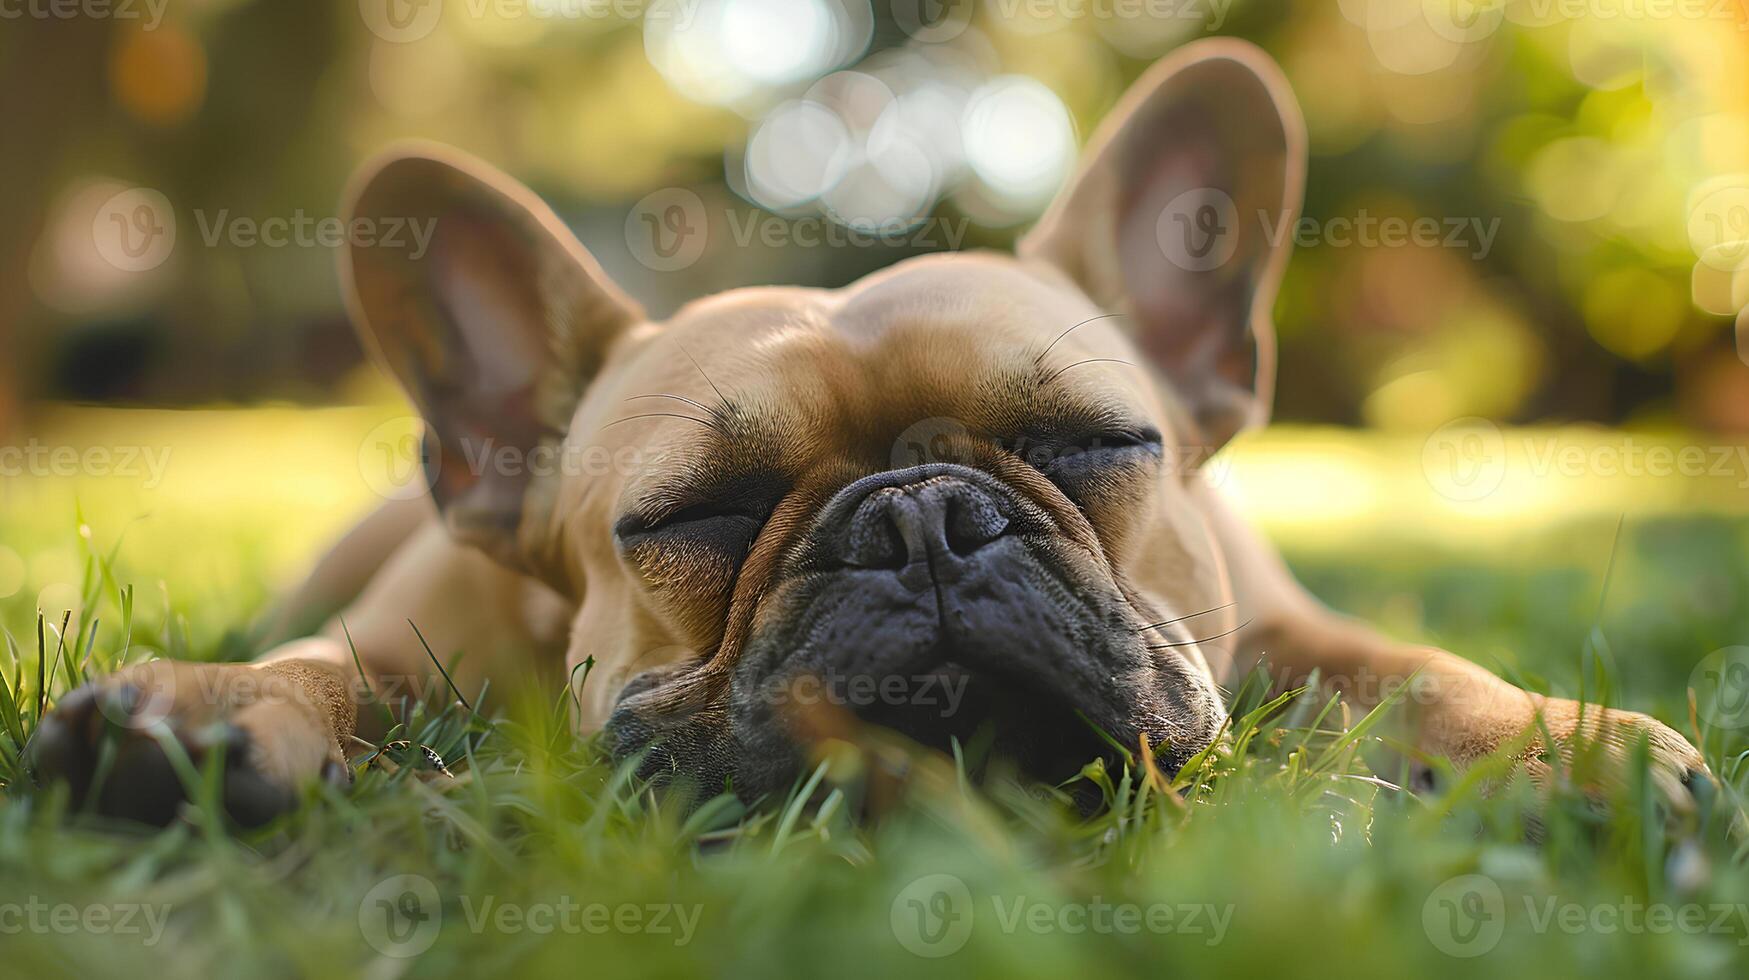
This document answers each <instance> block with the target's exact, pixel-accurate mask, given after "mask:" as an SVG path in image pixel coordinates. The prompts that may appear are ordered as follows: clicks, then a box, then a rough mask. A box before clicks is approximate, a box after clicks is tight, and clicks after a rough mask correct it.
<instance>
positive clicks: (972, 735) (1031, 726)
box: [851, 660, 1130, 784]
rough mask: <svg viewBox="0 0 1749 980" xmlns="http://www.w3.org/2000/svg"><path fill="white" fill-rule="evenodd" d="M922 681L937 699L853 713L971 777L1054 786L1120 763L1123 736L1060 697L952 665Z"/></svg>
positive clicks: (1039, 686) (995, 674)
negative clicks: (1015, 776) (1013, 776)
mask: <svg viewBox="0 0 1749 980" xmlns="http://www.w3.org/2000/svg"><path fill="white" fill-rule="evenodd" d="M924 683H925V684H932V685H933V686H935V687H936V688H938V689H939V690H940V692H941V694H942V697H941V698H938V699H934V703H932V704H926V705H919V704H908V703H886V702H882V701H876V702H875V703H873V704H869V705H866V706H863V705H852V706H851V707H852V708H853V709H854V714H855V715H856V717H857V719H858V720H859V721H860V722H861V723H863V724H867V725H873V726H876V727H879V728H881V729H885V730H887V731H890V732H893V733H895V734H898V735H901V736H903V737H905V738H906V739H908V740H910V741H911V742H913V743H915V744H917V745H918V746H921V747H923V748H926V749H933V750H937V751H940V752H943V753H946V754H949V755H952V756H954V757H955V758H956V759H957V760H958V761H959V762H960V763H961V764H963V765H964V766H965V767H966V770H967V772H968V774H969V775H971V776H972V777H973V778H974V779H982V778H983V777H984V776H986V775H989V774H992V773H998V772H1017V773H1019V774H1020V775H1022V776H1024V777H1026V778H1028V779H1032V780H1037V781H1040V782H1046V783H1052V784H1058V783H1063V782H1065V781H1067V780H1070V779H1071V778H1073V777H1074V776H1076V775H1077V774H1078V773H1080V772H1081V771H1082V770H1083V769H1084V768H1085V767H1086V766H1087V765H1088V764H1089V763H1091V762H1093V761H1094V760H1096V759H1097V760H1103V761H1104V762H1105V763H1106V764H1107V765H1108V766H1114V767H1115V766H1116V765H1118V764H1119V763H1120V756H1119V753H1118V752H1117V750H1116V748H1115V747H1114V745H1113V742H1115V741H1117V739H1118V738H1120V737H1122V736H1123V735H1125V734H1127V731H1121V732H1117V733H1113V732H1109V731H1105V730H1104V728H1103V726H1100V725H1098V724H1097V723H1095V722H1094V721H1093V720H1092V719H1091V718H1090V717H1089V716H1088V714H1087V713H1086V711H1085V710H1084V708H1083V707H1080V706H1077V705H1076V704H1075V703H1073V699H1071V698H1069V697H1066V696H1065V695H1064V694H1063V692H1061V691H1052V690H1049V689H1048V688H1047V687H1046V686H1045V685H1042V684H1037V683H1032V682H1030V681H1029V680H1028V679H1025V678H1018V677H1012V676H1004V675H1002V674H1001V673H998V672H995V671H991V670H984V669H979V668H976V667H967V666H962V665H961V664H958V663H955V662H953V661H951V660H950V661H947V662H946V663H944V664H943V665H942V666H941V667H940V668H939V669H938V670H936V671H934V672H933V673H931V674H929V675H925V678H924ZM919 686H922V685H921V684H920V685H919ZM942 706H945V707H947V708H948V709H949V710H939V709H940V708H941V707H942ZM1129 727H1130V726H1127V725H1126V726H1125V729H1126V730H1127V729H1128V728H1129Z"/></svg>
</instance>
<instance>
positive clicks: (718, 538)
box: [613, 501, 771, 561]
mask: <svg viewBox="0 0 1749 980" xmlns="http://www.w3.org/2000/svg"><path fill="white" fill-rule="evenodd" d="M770 515H771V508H770V507H769V506H765V505H763V504H762V503H760V502H717V501H713V502H710V503H701V504H694V505H691V506H687V507H681V508H679V509H676V510H672V511H669V512H667V513H662V514H657V515H654V516H647V515H644V514H638V513H632V514H627V515H626V516H624V517H622V518H620V519H619V521H617V522H616V523H615V524H614V527H613V537H614V541H615V542H616V543H618V545H619V548H620V551H621V552H622V553H627V554H630V553H633V552H635V551H638V550H641V549H645V548H650V547H655V546H661V545H676V546H686V547H694V548H698V547H703V548H708V549H710V550H712V551H714V552H717V553H718V554H721V555H723V556H724V557H729V558H732V559H733V560H735V561H740V560H741V559H742V558H744V557H746V555H747V552H748V550H749V549H750V548H752V547H753V539H754V538H756V537H758V536H759V529H760V528H762V527H764V526H765V520H766V518H767V517H769V516H770Z"/></svg>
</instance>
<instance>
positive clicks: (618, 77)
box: [0, 0, 1749, 440]
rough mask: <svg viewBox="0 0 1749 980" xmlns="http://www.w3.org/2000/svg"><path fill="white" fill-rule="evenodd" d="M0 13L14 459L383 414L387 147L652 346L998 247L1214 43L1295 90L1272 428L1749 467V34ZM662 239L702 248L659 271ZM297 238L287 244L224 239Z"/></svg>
mask: <svg viewBox="0 0 1749 980" xmlns="http://www.w3.org/2000/svg"><path fill="white" fill-rule="evenodd" d="M8 9H9V10H11V11H13V13H12V14H7V15H5V16H3V17H0V119H3V120H4V121H5V132H6V141H7V144H8V148H9V150H10V152H7V153H5V154H3V155H0V157H3V158H0V179H3V181H4V184H3V186H4V188H5V190H4V193H0V439H5V438H7V437H8V436H9V437H10V438H11V439H13V440H16V439H18V438H19V437H20V436H21V434H22V433H23V432H26V431H28V430H29V429H30V428H31V424H30V419H31V418H32V416H33V406H38V405H41V404H43V403H45V402H65V401H79V402H103V403H119V404H127V405H136V406H137V405H159V406H190V405H214V404H223V403H253V402H259V401H263V400H272V401H284V400H289V401H293V402H298V403H330V402H335V401H356V400H360V399H370V398H375V397H378V396H379V394H380V389H377V388H376V387H375V386H376V385H377V384H378V382H377V381H376V380H375V379H374V377H373V376H372V375H371V374H370V373H369V372H368V371H361V370H360V365H361V363H362V362H361V356H360V353H359V350H358V347H357V345H356V344H355V342H354V341H353V339H352V337H351V333H350V330H349V328H348V326H347V325H346V323H345V320H344V315H343V312H342V309H341V302H340V292H339V289H338V286H337V284H336V280H335V273H334V258H335V256H334V251H335V249H334V247H333V246H332V244H331V243H330V244H323V243H322V242H320V241H317V240H316V235H315V227H316V226H315V223H316V222H319V221H321V220H322V219H324V218H332V217H333V216H334V215H335V212H336V208H337V201H338V198H339V194H340V190H341V187H342V185H343V183H344V181H345V178H346V176H347V174H348V173H349V172H350V171H351V169H352V168H353V167H355V166H356V165H357V164H358V163H359V162H360V161H361V160H362V159H364V158H365V157H366V156H368V155H369V154H370V153H371V152H372V151H373V150H375V149H377V148H378V147H380V146H381V145H382V144H384V143H385V142H387V141H389V140H392V139H395V138H397V137H408V136H422V137H431V138H435V139H439V140H443V141H446V142H450V143H453V144H456V145H458V146H461V147H463V148H466V149H468V150H470V151H472V152H474V153H477V154H479V155H481V156H483V157H485V158H486V159H488V160H490V161H492V162H494V163H496V164H497V165H499V166H500V167H502V168H503V169H505V170H507V171H509V172H511V173H513V174H515V175H517V176H518V177H520V178H522V179H524V180H526V181H527V182H528V183H530V185H531V186H533V187H534V188H535V189H536V190H537V191H538V192H539V193H541V194H542V195H543V196H544V197H545V198H546V199H547V200H548V201H549V202H551V203H552V204H553V205H554V207H555V208H556V209H557V210H558V211H559V212H560V214H561V215H562V216H563V217H565V219H566V220H567V221H569V222H570V223H571V224H572V226H573V227H574V228H575V229H576V231H577V232H578V235H579V237H580V238H581V239H582V240H583V242H584V243H585V244H586V245H587V246H589V247H590V249H591V250H592V251H594V252H595V253H596V255H597V256H598V257H599V258H600V259H601V261H602V262H603V264H604V265H605V266H606V267H607V268H608V270H609V271H610V273H612V274H613V275H614V276H616V277H617V278H618V279H619V280H620V281H621V282H622V283H624V284H625V285H626V287H627V288H628V289H629V290H630V291H631V292H633V293H634V294H636V295H637V296H638V297H639V298H640V299H641V300H642V301H643V302H644V303H645V304H646V306H647V307H648V308H650V309H651V310H652V311H653V312H655V313H657V314H662V313H665V312H667V311H669V310H672V309H673V308H674V307H675V306H677V305H678V304H679V303H681V302H683V301H684V300H686V299H687V298H689V297H692V296H695V295H698V294H700V293H702V292H706V291H712V290H719V289H723V288H727V287H730V286H736V285H743V284H752V283H769V282H783V283H802V284H817V285H826V286H833V285H839V284H842V283H845V282H848V281H850V280H852V279H855V278H856V277H858V276H860V275H862V274H863V273H865V272H867V271H869V270H871V269H873V268H877V267H880V266H883V265H886V264H888V263H890V262H892V261H893V260H895V259H896V258H898V257H900V256H902V255H904V254H907V253H909V252H913V251H927V250H932V249H937V248H946V247H951V246H954V245H959V246H962V247H973V246H996V247H1002V246H1006V245H1007V244H1009V243H1010V242H1011V241H1012V240H1013V238H1014V237H1015V236H1016V234H1017V233H1018V232H1019V231H1020V230H1023V229H1024V228H1025V227H1026V226H1027V224H1028V223H1029V221H1030V220H1032V219H1033V218H1035V217H1036V216H1037V214H1038V213H1039V211H1040V210H1041V209H1042V208H1043V206H1044V204H1045V203H1046V202H1047V201H1048V200H1049V198H1050V195H1051V193H1052V191H1053V190H1054V189H1055V187H1056V186H1057V184H1058V183H1059V182H1060V180H1061V179H1062V178H1063V176H1064V175H1065V173H1066V171H1067V169H1068V168H1069V167H1070V166H1071V165H1072V162H1073V159H1074V156H1075V154H1076V152H1077V147H1078V145H1079V142H1080V141H1081V140H1084V139H1085V138H1086V135H1087V134H1088V132H1089V131H1090V129H1091V127H1092V126H1093V125H1094V124H1095V123H1096V122H1097V121H1098V120H1099V119H1100V118H1101V116H1102V115H1103V114H1104V113H1105V112H1106V111H1107V110H1108V109H1109V108H1110V106H1111V105H1112V103H1113V102H1114V100H1116V98H1117V97H1118V95H1119V94H1120V93H1121V92H1122V91H1123V90H1124V88H1125V86H1126V85H1127V84H1128V82H1129V81H1130V80H1131V79H1133V78H1134V76H1136V75H1137V74H1139V73H1140V72H1141V71H1142V70H1143V69H1144V68H1145V67H1146V66H1147V65H1148V64H1150V63H1151V61H1152V60H1153V59H1155V58H1156V57H1158V56H1159V55H1161V54H1162V53H1164V52H1166V51H1169V50H1171V49H1172V48H1173V47H1175V46H1177V45H1179V44H1182V43H1184V42H1185V41H1187V40H1190V39H1193V38H1196V37H1200V36H1205V35H1209V34H1228V35H1237V36H1241V37H1245V38H1249V39H1252V40H1254V41H1257V42H1258V43H1260V44H1261V45H1263V46H1264V47H1265V48H1267V49H1268V50H1269V51H1270V52H1271V53H1272V54H1274V55H1275V56H1276V57H1277V58H1278V59H1279V60H1280V61H1281V63H1282V64H1283V65H1284V66H1285V68H1286V69H1287V72H1288V74H1289V76H1290V77H1291V78H1292V80H1293V81H1294V84H1295V86H1296V89H1297V91H1298V95H1299V98H1300V101H1301V103H1302V104H1303V106H1304V108H1305V112H1306V116H1307V120H1308V123H1309V126H1310V135H1311V141H1312V142H1311V145H1312V153H1313V157H1312V161H1311V172H1310V184H1309V187H1308V192H1307V201H1306V215H1307V217H1308V218H1309V219H1310V220H1311V221H1312V222H1313V223H1314V224H1311V225H1308V229H1309V233H1308V234H1305V235H1302V236H1301V241H1300V245H1299V247H1298V248H1297V249H1296V252H1295V255H1294V258H1293V261H1292V263H1291V266H1290V268H1289V271H1288V278H1287V282H1286V285H1285V287H1284V289H1283V291H1282V295H1281V299H1280V301H1279V303H1278V311H1277V322H1278V324H1279V329H1280V332H1281V340H1282V347H1283V357H1282V363H1283V365H1284V370H1283V373H1282V378H1281V392H1280V397H1279V399H1278V406H1279V412H1278V417H1280V418H1283V419H1286V420H1297V421H1313V422H1325V423H1336V424H1343V425H1361V426H1369V427H1375V428H1379V429H1384V430H1387V431H1420V432H1425V431H1427V430H1428V429H1430V428H1432V427H1434V426H1437V425H1439V424H1440V423H1442V422H1445V421H1447V420H1449V419H1452V418H1455V417H1460V416H1468V415H1479V416H1484V417H1488V418H1493V419H1499V420H1503V421H1513V422H1539V421H1552V422H1567V421H1596V422H1604V423H1624V422H1653V423H1659V424H1672V425H1681V426H1683V427H1687V428H1692V429H1699V430H1709V431H1715V432H1736V433H1741V432H1745V431H1749V336H1744V335H1746V334H1749V329H1744V328H1740V327H1734V323H1735V318H1736V317H1737V314H1738V312H1739V310H1740V309H1741V308H1742V307H1743V306H1744V305H1745V304H1746V303H1749V272H1745V271H1744V270H1743V268H1742V265H1743V263H1742V261H1741V260H1744V259H1746V258H1749V254H1746V253H1749V246H1745V245H1744V244H1743V243H1744V241H1745V240H1746V239H1749V179H1746V178H1745V177H1744V176H1743V174H1744V172H1745V171H1749V105H1746V103H1749V58H1746V57H1745V55H1746V53H1749V32H1746V31H1745V28H1746V27H1749V9H1745V7H1744V5H1743V3H1742V0H1667V2H1665V0H1650V2H1643V0H1426V2H1420V0H1341V2H1339V3H1313V2H1304V3H1286V2H1281V0H357V2H353V0H329V2H318V3H310V2H307V0H305V2H293V0H114V2H110V0H103V2H96V0H65V2H64V3H63V4H58V5H53V4H50V3H48V2H47V0H38V2H35V3H25V2H20V3H18V4H16V5H13V6H10V7H8ZM32 11H36V13H32ZM55 11H61V12H62V13H63V14H65V16H62V15H61V14H57V13H55ZM688 192H689V193H688ZM652 194H654V195H656V196H655V197H651V195H652ZM663 195H667V196H663ZM677 195H678V196H677ZM690 195H696V197H693V196H690ZM676 200H678V201H680V202H682V203H683V204H685V205H686V206H687V209H688V210H686V211H685V212H684V213H683V212H680V211H675V210H674V207H675V205H674V203H673V202H674V201H676ZM700 206H702V211H700V210H699V207H700ZM640 209H641V210H642V211H643V212H645V213H648V214H653V215H655V217H656V218H677V217H679V218H684V217H687V216H688V215H691V216H694V217H696V216H698V215H702V216H703V220H704V221H705V222H706V223H707V226H708V228H707V230H708V232H709V234H707V235H705V236H702V238H701V240H700V241H701V244H700V245H699V247H697V248H694V249H692V250H690V251H689V252H686V253H685V254H682V255H681V256H679V257H678V258H676V257H674V256H665V255H655V254H652V253H651V251H650V248H649V245H650V243H649V241H648V239H645V240H644V241H642V242H640V241H639V240H638V239H639V234H640V229H641V228H643V225H642V223H641V222H640V220H639V213H640ZM1387 218H1398V219H1406V220H1414V219H1417V218H1423V219H1431V220H1432V222H1433V223H1432V224H1428V225H1427V226H1426V227H1428V228H1437V229H1438V231H1437V235H1436V236H1434V237H1435V238H1437V242H1434V241H1432V240H1431V239H1426V238H1422V239H1420V240H1418V241H1409V242H1406V241H1401V240H1397V241H1389V240H1382V239H1386V238H1388V235H1387V234H1384V232H1385V229H1386V226H1385V225H1384V224H1382V222H1383V221H1384V220H1385V219H1387ZM270 219H280V220H281V221H282V222H284V223H285V225H286V226H288V227H291V228H293V229H294V230H293V233H292V234H291V235H290V236H288V237H289V239H290V240H282V241H281V243H280V244H278V245H273V244H266V243H265V242H264V241H261V240H254V239H251V238H249V237H248V236H246V235H237V234H233V232H234V231H235V230H236V229H237V228H239V227H255V228H263V227H266V226H267V222H269V221H270ZM300 221H302V222H306V225H305V227H306V231H305V233H304V234H303V235H302V236H301V237H300V236H299V235H298V234H297V233H296V232H295V228H296V227H297V223H298V222H300ZM773 222H775V224H774V223H773ZM1369 222H1370V223H1371V227H1372V228H1373V231H1374V233H1373V234H1372V235H1370V236H1369V235H1367V234H1366V233H1365V232H1364V230H1363V229H1364V228H1365V227H1367V226H1368V223H1369ZM1399 227H1401V226H1399ZM649 228H650V229H653V228H655V226H654V225H651V226H649ZM772 229H775V231H773V230H772ZM1343 229H1352V230H1351V231H1349V232H1344V231H1343ZM851 230H861V231H864V232H869V233H871V234H868V235H865V236H863V237H861V238H845V237H835V236H834V235H833V233H834V231H851ZM643 233H644V234H648V229H645V230H644V232H643ZM815 233H817V234H815ZM810 235H812V236H813V237H810ZM129 236H137V241H134V242H132V244H130V239H129ZM817 238H818V239H824V243H823V244H820V243H817V242H816V239H817ZM118 246H119V248H118ZM1740 341H1741V342H1740Z"/></svg>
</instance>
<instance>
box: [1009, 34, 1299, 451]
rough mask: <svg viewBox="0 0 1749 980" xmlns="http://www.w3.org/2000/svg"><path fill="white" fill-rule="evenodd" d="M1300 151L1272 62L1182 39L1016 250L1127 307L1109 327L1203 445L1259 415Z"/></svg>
mask: <svg viewBox="0 0 1749 980" xmlns="http://www.w3.org/2000/svg"><path fill="white" fill-rule="evenodd" d="M1305 144H1306V139H1305V124H1304V122H1303V121H1302V119H1301V117H1300V112H1299V106H1298V104H1297V103H1296V102H1295V101H1294V97H1293V93H1292V92H1291V91H1290V90H1289V88H1288V85H1287V80H1286V79H1285V78H1284V77H1283V76H1282V74H1281V70H1280V69H1279V68H1278V67H1276V65H1275V62H1274V61H1272V60H1271V59H1270V58H1269V56H1268V55H1266V54H1264V53H1263V52H1262V51H1261V50H1259V49H1258V48H1256V47H1254V46H1252V45H1250V44H1247V43H1245V42H1242V41H1236V40H1232V39H1217V40H1209V41H1202V42H1197V43H1194V44H1189V45H1186V46H1184V47H1183V48H1180V49H1179V50H1177V51H1175V52H1173V53H1172V54H1171V55H1169V56H1168V57H1166V58H1164V59H1162V60H1161V61H1160V62H1159V63H1158V64H1156V65H1154V66H1153V67H1152V68H1151V69H1149V70H1148V72H1147V73H1146V74H1145V75H1143V76H1142V77H1141V78H1140V79H1139V80H1138V81H1137V82H1136V84H1135V85H1134V86H1133V87H1131V89H1130V90H1129V92H1128V93H1127V94H1126V95H1125V96H1124V98H1123V100H1122V101H1121V102H1119V104H1118V105H1117V107H1116V108H1115V109H1113V110H1112V112H1111V113H1110V115H1108V116H1107V117H1106V119H1105V121H1104V123H1103V124H1102V125H1101V126H1100V128H1099V130H1098V131H1097V132H1096V133H1095V135H1094V137H1093V140H1092V141H1091V143H1090V144H1089V146H1088V150H1087V153H1086V155H1085V157H1084V160H1085V162H1084V164H1083V166H1082V169H1081V172H1080V173H1079V174H1078V175H1077V176H1076V177H1075V179H1074V180H1073V181H1071V182H1070V184H1069V185H1068V186H1067V187H1066V188H1065V189H1064V191H1063V192H1062V193H1061V194H1060V195H1059V196H1058V198H1057V200H1056V201H1055V202H1054V203H1053V204H1052V205H1051V208H1050V210H1049V211H1048V212H1047V213H1046V214H1045V216H1044V218H1042V219H1041V220H1040V222H1039V224H1038V225H1037V227H1035V228H1034V229H1033V230H1032V231H1031V232H1029V233H1028V234H1027V236H1026V237H1025V238H1024V239H1023V240H1022V241H1021V243H1020V245H1019V246H1018V251H1019V253H1020V255H1021V257H1023V258H1037V259H1043V260H1045V261H1048V262H1050V263H1052V264H1054V265H1056V266H1057V267H1058V268H1059V269H1061V270H1062V271H1064V272H1066V273H1067V274H1068V275H1069V277H1070V278H1072V279H1073V280H1075V282H1076V283H1077V284H1078V285H1080V287H1081V288H1082V289H1083V290H1084V291H1085V292H1086V293H1087V294H1088V295H1089V296H1090V297H1092V298H1093V299H1094V300H1095V301H1096V302H1098V303H1099V304H1100V305H1101V306H1103V307H1104V308H1106V309H1108V310H1111V311H1113V312H1121V313H1125V314H1128V316H1127V317H1126V318H1125V321H1120V322H1126V321H1127V322H1128V324H1129V326H1130V329H1131V332H1132V335H1133V336H1134V338H1135V340H1136V343H1137V344H1138V346H1139V347H1140V348H1141V349H1142V351H1143V353H1144V354H1146V355H1147V357H1148V358H1149V359H1150V360H1151V361H1152V362H1153V363H1154V364H1155V365H1156V366H1157V367H1158V368H1159V369H1160V370H1162V371H1163V372H1164V373H1165V375H1166V376H1167V378H1168V379H1169V380H1170V381H1171V382H1172V383H1173V388H1174V390H1175V391H1176V392H1178V394H1179V395H1180V396H1181V397H1182V398H1183V399H1184V401H1185V403H1186V404H1185V407H1186V408H1187V409H1188V411H1189V412H1190V414H1191V417H1192V419H1193V420H1194V422H1195V423H1196V425H1197V427H1198V428H1199V429H1200V430H1201V431H1200V432H1199V433H1196V434H1195V437H1196V438H1198V439H1200V440H1201V441H1202V442H1203V443H1204V444H1205V445H1207V446H1209V447H1211V448H1215V447H1219V446H1220V445H1222V444H1224V443H1225V442H1226V441H1227V440H1228V439H1229V438H1231V437H1232V436H1233V434H1234V433H1236V432H1237V431H1238V430H1239V429H1241V428H1243V427H1244V426H1245V425H1247V424H1251V423H1257V422H1261V421H1263V420H1264V419H1266V418H1267V417H1268V414H1269V402H1270V398H1271V395H1272V393H1273V389H1274V384H1275V363H1274V358H1275V336H1274V329H1273V327H1272V326H1271V321H1270V307H1271V305H1272V304H1273V303H1274V300H1275V290H1276V286H1277V285H1278V284H1279V282H1280V279H1281V272H1282V268H1283V266H1284V265H1285V264H1286V261H1287V253H1288V247H1289V244H1290V243H1291V241H1292V239H1293V230H1294V228H1293V225H1294V222H1295V221H1296V220H1297V217H1298V214H1299V206H1300V195H1301V190H1302V188H1303V185H1304V182H1305V156H1306V148H1305Z"/></svg>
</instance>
